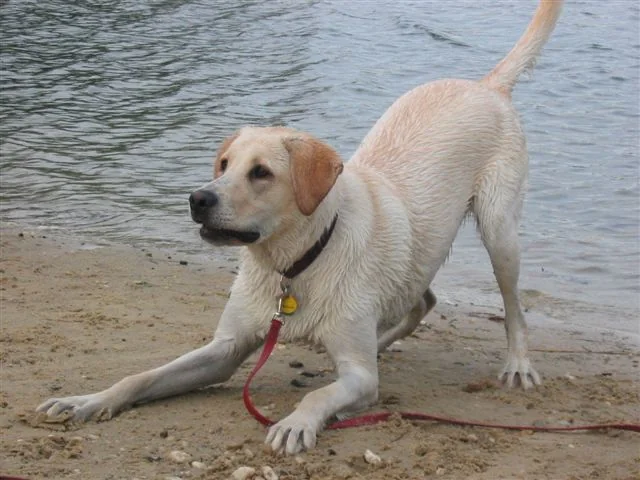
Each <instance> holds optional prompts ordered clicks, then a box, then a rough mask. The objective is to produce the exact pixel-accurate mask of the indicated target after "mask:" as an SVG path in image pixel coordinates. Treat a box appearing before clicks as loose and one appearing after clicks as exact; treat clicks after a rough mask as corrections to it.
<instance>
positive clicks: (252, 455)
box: [242, 447, 256, 458]
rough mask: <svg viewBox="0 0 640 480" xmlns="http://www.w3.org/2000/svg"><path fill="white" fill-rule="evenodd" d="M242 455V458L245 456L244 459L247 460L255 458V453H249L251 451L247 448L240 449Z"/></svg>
mask: <svg viewBox="0 0 640 480" xmlns="http://www.w3.org/2000/svg"><path fill="white" fill-rule="evenodd" d="M242 453H243V454H244V456H245V457H247V458H253V457H255V456H256V455H255V453H253V451H251V450H250V449H249V448H247V447H244V448H243V449H242Z"/></svg>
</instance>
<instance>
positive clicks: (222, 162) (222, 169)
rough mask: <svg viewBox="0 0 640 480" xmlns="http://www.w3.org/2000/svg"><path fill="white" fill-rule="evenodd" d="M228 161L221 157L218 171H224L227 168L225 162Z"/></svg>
mask: <svg viewBox="0 0 640 480" xmlns="http://www.w3.org/2000/svg"><path fill="white" fill-rule="evenodd" d="M228 163H229V161H228V160H227V159H226V158H223V159H222V160H220V171H221V172H224V171H225V170H226V169H227V164H228Z"/></svg>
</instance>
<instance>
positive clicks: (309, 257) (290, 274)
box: [279, 213, 338, 280]
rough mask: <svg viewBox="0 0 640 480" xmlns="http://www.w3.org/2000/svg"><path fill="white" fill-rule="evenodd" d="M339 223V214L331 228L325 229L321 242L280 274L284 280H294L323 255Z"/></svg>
mask: <svg viewBox="0 0 640 480" xmlns="http://www.w3.org/2000/svg"><path fill="white" fill-rule="evenodd" d="M337 221H338V214H337V213H336V215H335V217H333V221H332V222H331V225H329V227H327V228H325V230H324V232H323V233H322V236H321V237H320V240H318V241H317V242H316V243H314V244H313V246H312V247H311V248H310V249H309V250H307V252H306V253H305V254H304V255H303V256H302V257H301V258H300V259H299V260H297V261H296V262H295V263H294V264H293V265H291V266H290V267H289V268H287V269H286V270H283V271H281V272H279V273H280V274H281V275H282V276H283V277H284V278H286V279H288V280H293V279H294V278H295V277H297V276H298V275H300V274H301V273H302V272H304V271H305V270H306V269H307V268H308V267H309V265H311V264H312V263H313V262H314V261H315V259H316V258H318V256H319V255H320V254H321V253H322V250H324V247H326V246H327V243H329V239H330V238H331V235H332V234H333V230H334V229H335V228H336V222H337Z"/></svg>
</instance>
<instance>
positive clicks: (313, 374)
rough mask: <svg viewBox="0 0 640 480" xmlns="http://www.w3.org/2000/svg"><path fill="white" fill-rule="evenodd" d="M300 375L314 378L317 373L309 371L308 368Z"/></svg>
mask: <svg viewBox="0 0 640 480" xmlns="http://www.w3.org/2000/svg"><path fill="white" fill-rule="evenodd" d="M300 375H302V376H303V377H307V378H313V377H315V376H317V375H318V374H317V373H313V372H307V371H306V370H304V371H302V372H300Z"/></svg>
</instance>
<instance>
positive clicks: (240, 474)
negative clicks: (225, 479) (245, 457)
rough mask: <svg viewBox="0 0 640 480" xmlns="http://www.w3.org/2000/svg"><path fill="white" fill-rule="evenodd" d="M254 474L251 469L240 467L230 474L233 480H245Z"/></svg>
mask: <svg viewBox="0 0 640 480" xmlns="http://www.w3.org/2000/svg"><path fill="white" fill-rule="evenodd" d="M255 474H256V469H255V468H252V467H240V468H238V469H236V470H235V471H234V472H233V473H232V474H231V478H233V480H247V479H249V478H251V477H253V476H254V475H255Z"/></svg>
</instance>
